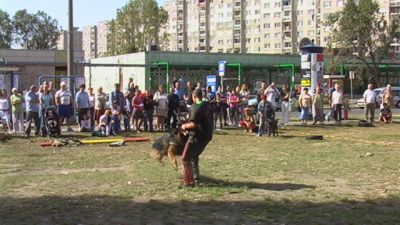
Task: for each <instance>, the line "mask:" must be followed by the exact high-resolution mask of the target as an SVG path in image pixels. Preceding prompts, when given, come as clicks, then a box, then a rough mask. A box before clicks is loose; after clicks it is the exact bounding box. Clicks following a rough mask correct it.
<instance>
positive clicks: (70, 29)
mask: <svg viewBox="0 0 400 225" xmlns="http://www.w3.org/2000/svg"><path fill="white" fill-rule="evenodd" d="M73 8H74V7H73V0H68V51H67V55H68V59H67V60H68V62H67V75H68V76H72V75H73V73H74V10H73Z"/></svg>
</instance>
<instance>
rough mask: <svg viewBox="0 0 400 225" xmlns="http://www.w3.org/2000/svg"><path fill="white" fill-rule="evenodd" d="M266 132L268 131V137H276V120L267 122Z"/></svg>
mask: <svg viewBox="0 0 400 225" xmlns="http://www.w3.org/2000/svg"><path fill="white" fill-rule="evenodd" d="M267 131H268V137H269V136H271V134H272V135H273V136H274V137H275V136H279V135H278V119H269V120H267Z"/></svg>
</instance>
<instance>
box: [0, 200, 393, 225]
mask: <svg viewBox="0 0 400 225" xmlns="http://www.w3.org/2000/svg"><path fill="white" fill-rule="evenodd" d="M0 201H1V204H0V224H13V225H18V224H45V225H47V224H185V225H187V224H189V225H191V224H399V223H400V217H399V214H398V209H399V206H400V200H399V198H394V197H393V198H384V199H375V200H373V201H372V200H371V201H348V200H342V201H339V202H325V203H320V202H310V201H296V200H290V199H283V200H272V199H264V200H253V201H250V200H233V199H231V200H224V201H223V200H209V201H192V200H189V201H186V200H177V201H174V200H164V201H158V200H148V199H140V198H133V199H132V198H128V197H125V198H123V197H117V196H115V197H113V196H101V195H80V196H40V197H31V198H26V197H24V198H17V197H4V196H3V197H0Z"/></svg>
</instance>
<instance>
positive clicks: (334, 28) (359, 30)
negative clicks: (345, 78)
mask: <svg viewBox="0 0 400 225" xmlns="http://www.w3.org/2000/svg"><path fill="white" fill-rule="evenodd" d="M357 2H358V3H356V1H355V0H347V1H346V4H345V7H344V9H343V10H342V11H339V12H336V13H334V14H331V15H329V17H328V19H327V21H326V23H325V24H324V25H325V26H328V27H330V28H331V31H330V35H331V41H330V43H329V46H328V47H329V48H328V49H329V50H331V51H332V52H335V53H337V55H336V54H335V55H336V56H337V58H336V59H332V62H331V64H335V63H338V62H339V61H340V60H342V61H343V60H347V61H350V60H352V59H357V62H359V63H357V68H353V69H357V70H358V71H359V72H360V73H363V74H365V75H367V76H366V77H368V78H369V82H373V83H376V84H379V77H380V76H381V71H380V70H379V66H380V64H382V63H383V62H384V61H385V60H390V56H391V54H392V53H394V51H395V48H394V47H393V46H392V45H391V44H393V42H394V40H396V38H398V37H399V17H397V16H390V18H385V16H384V15H382V14H380V12H379V11H380V6H379V3H378V2H377V1H375V0H362V1H357ZM329 67H330V69H331V70H334V68H336V66H334V65H329Z"/></svg>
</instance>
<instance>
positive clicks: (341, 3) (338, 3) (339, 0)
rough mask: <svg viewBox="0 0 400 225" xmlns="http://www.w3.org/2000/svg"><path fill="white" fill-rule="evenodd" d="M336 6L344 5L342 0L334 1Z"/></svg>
mask: <svg viewBox="0 0 400 225" xmlns="http://www.w3.org/2000/svg"><path fill="white" fill-rule="evenodd" d="M336 4H337V6H338V7H343V6H344V0H337V2H336Z"/></svg>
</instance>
